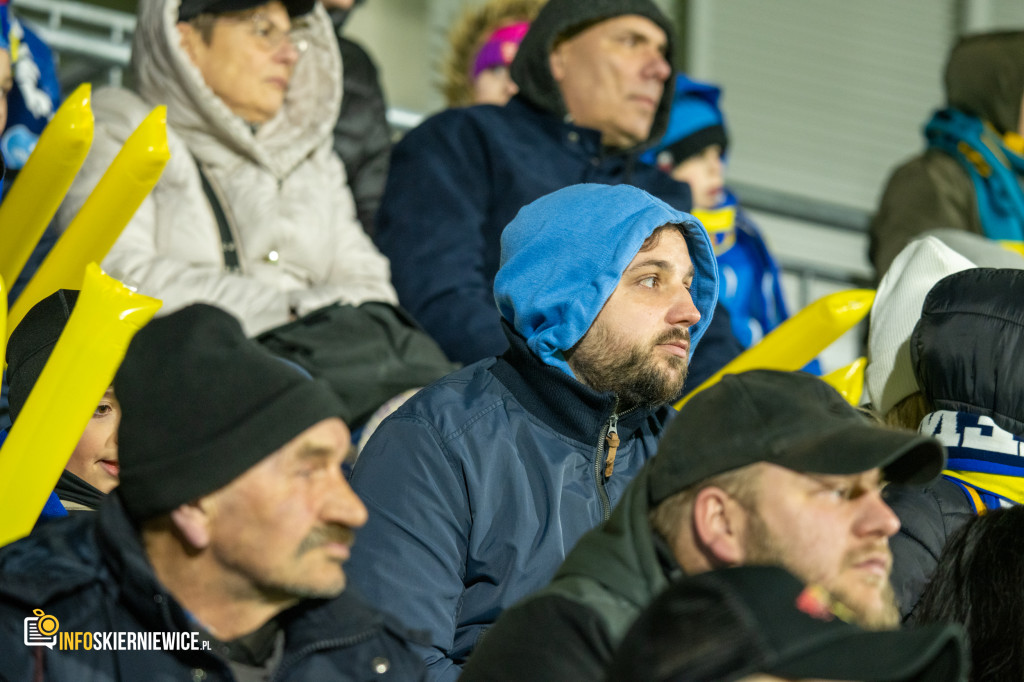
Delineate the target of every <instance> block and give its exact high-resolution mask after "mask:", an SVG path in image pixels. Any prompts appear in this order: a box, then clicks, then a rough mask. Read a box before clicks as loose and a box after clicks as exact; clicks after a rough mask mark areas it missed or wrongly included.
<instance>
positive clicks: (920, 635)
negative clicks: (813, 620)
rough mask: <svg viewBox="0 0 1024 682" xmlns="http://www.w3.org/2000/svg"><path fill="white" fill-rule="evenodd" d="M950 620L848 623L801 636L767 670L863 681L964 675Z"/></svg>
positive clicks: (934, 681)
mask: <svg viewBox="0 0 1024 682" xmlns="http://www.w3.org/2000/svg"><path fill="white" fill-rule="evenodd" d="M958 633H959V631H958V629H957V627H956V626H953V625H925V626H920V627H916V628H913V629H910V630H903V631H880V632H863V631H858V630H853V629H851V630H850V631H849V632H844V633H843V634H841V635H839V636H836V635H835V633H834V632H833V633H830V635H829V637H828V639H827V640H825V639H821V638H817V639H813V640H807V641H805V642H804V643H803V644H802V645H801V646H800V647H799V648H794V649H791V650H789V651H787V652H786V653H785V654H784V656H783V660H780V661H778V662H777V663H775V664H774V665H771V666H769V667H768V668H767V669H766V672H769V673H772V674H774V675H779V676H781V677H785V678H798V679H800V678H823V679H829V680H860V681H862V682H903V681H907V682H909V681H910V680H913V681H914V682H948V681H949V680H961V679H965V672H966V671H965V665H966V655H965V652H964V647H963V644H962V642H961V639H960V637H959V634H958Z"/></svg>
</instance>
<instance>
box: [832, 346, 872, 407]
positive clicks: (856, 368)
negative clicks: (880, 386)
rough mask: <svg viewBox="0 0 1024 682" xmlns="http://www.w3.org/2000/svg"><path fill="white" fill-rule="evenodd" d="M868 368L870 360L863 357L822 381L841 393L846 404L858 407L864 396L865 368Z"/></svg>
mask: <svg viewBox="0 0 1024 682" xmlns="http://www.w3.org/2000/svg"><path fill="white" fill-rule="evenodd" d="M867 366H868V359H867V358H865V357H863V356H861V357H859V358H857V359H856V360H854V361H853V362H851V363H850V364H848V365H846V366H845V367H840V368H839V369H837V370H834V371H832V372H829V373H828V374H826V375H825V376H823V377H822V378H821V380H822V381H824V382H825V383H826V384H828V385H829V386H831V387H832V388H834V389H836V390H837V391H839V393H840V395H842V396H843V397H844V398H846V402H848V403H850V404H851V405H853V406H854V407H856V406H857V405H860V399H861V396H863V395H864V368H865V367H867Z"/></svg>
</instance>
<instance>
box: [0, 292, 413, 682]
mask: <svg viewBox="0 0 1024 682" xmlns="http://www.w3.org/2000/svg"><path fill="white" fill-rule="evenodd" d="M114 387H115V390H116V391H117V394H118V396H119V397H120V399H121V404H122V407H123V412H122V418H121V424H120V428H119V430H118V436H119V454H120V458H121V484H120V486H119V487H118V488H116V489H115V491H114V492H113V493H111V494H110V495H108V496H107V498H106V499H105V500H104V501H103V503H102V504H101V505H100V508H99V511H98V512H97V513H95V514H89V515H84V516H82V517H79V518H76V519H69V520H67V522H64V521H53V522H51V523H49V524H46V525H45V526H43V527H41V528H40V529H39V530H38V531H37V532H36V533H34V534H32V535H31V536H29V537H28V538H25V539H24V540H21V541H18V542H15V543H13V544H11V545H9V546H7V547H5V548H3V550H0V575H2V576H3V579H2V580H0V624H8V625H10V627H3V626H2V625H0V651H3V652H4V655H3V657H2V658H0V679H11V680H27V679H37V678H38V679H42V677H44V676H45V677H46V679H49V680H80V679H85V678H89V679H115V678H118V679H131V680H144V679H156V678H160V679H171V678H175V679H193V680H198V679H203V678H205V677H207V676H210V677H211V678H212V679H243V680H248V679H268V678H270V677H273V678H274V679H281V680H286V679H295V680H300V679H301V680H306V679H341V678H345V679H366V678H369V677H371V676H375V675H382V674H384V673H387V674H388V675H390V676H392V677H393V678H394V679H402V680H405V679H419V678H420V676H421V675H422V670H423V667H422V664H421V663H420V661H419V660H418V658H417V657H415V656H413V654H412V653H411V652H410V650H409V649H408V648H407V646H406V644H405V640H404V636H403V635H402V634H401V629H400V628H399V627H398V626H397V625H396V624H394V623H393V622H391V621H390V620H389V619H388V618H386V617H385V616H383V615H382V614H381V613H380V612H378V611H376V610H375V609H373V608H371V607H370V606H368V605H367V604H365V603H363V602H362V601H361V600H360V599H359V598H357V597H356V596H354V595H352V594H351V593H350V592H348V591H345V572H344V570H343V564H344V562H345V561H346V560H347V559H348V557H349V554H350V551H351V549H352V544H353V541H354V534H355V531H356V529H358V528H359V527H361V526H362V525H363V524H364V523H365V522H366V508H365V507H364V506H363V503H362V502H361V501H360V499H359V498H358V497H357V496H356V495H355V493H354V492H352V489H351V488H350V487H349V485H348V483H347V482H346V481H345V478H344V476H343V475H342V472H341V462H342V459H343V458H344V456H345V455H346V453H347V451H348V449H349V447H350V445H351V439H350V435H349V432H348V428H347V427H346V425H345V422H344V421H343V420H342V419H341V418H340V417H339V415H341V414H343V413H344V407H343V405H342V404H341V402H340V401H339V400H338V398H337V397H336V396H335V394H334V393H333V392H332V391H331V390H330V389H329V388H327V386H326V385H325V384H323V383H321V382H318V381H314V380H312V379H310V378H309V377H308V376H307V375H304V374H303V373H302V372H301V371H300V370H299V369H297V368H296V367H294V366H293V365H291V364H288V363H286V362H285V361H283V360H281V359H279V358H276V357H274V356H272V355H270V354H269V353H268V352H267V351H265V350H263V349H262V348H261V347H260V346H259V345H257V344H256V342H255V341H252V340H250V339H248V338H246V336H245V334H244V333H243V331H242V327H241V325H240V324H239V322H238V320H236V319H235V318H233V317H232V316H231V315H229V314H228V313H226V312H224V311H222V310H220V309H218V308H214V307H212V306H208V305H203V304H197V305H193V306H189V307H186V308H183V309H182V310H179V311H177V312H175V313H172V314H171V315H168V316H166V317H163V318H158V319H155V320H153V321H152V322H150V323H149V324H148V325H147V326H146V327H145V328H143V329H142V330H141V331H140V332H139V333H138V334H137V335H136V336H135V338H134V339H133V340H132V343H131V345H130V346H129V348H128V352H127V354H126V356H125V360H124V362H123V363H122V365H121V368H120V369H119V370H118V373H117V376H116V377H115V379H114ZM44 613H45V614H46V615H48V616H50V617H52V618H54V619H56V621H57V622H59V628H60V630H61V634H63V633H65V632H73V633H74V632H77V633H79V634H80V633H83V632H84V633H86V634H89V635H90V637H91V639H90V642H89V644H88V645H85V646H84V647H82V648H85V649H92V650H90V651H69V650H68V647H67V646H64V645H61V646H59V647H53V646H50V647H48V648H46V645H45V644H43V645H40V646H39V647H35V646H29V645H26V644H25V643H24V642H23V641H22V639H23V638H22V635H23V633H22V627H21V624H22V623H23V621H24V620H25V619H26V618H31V617H32V616H33V614H35V615H36V616H39V617H40V618H41V617H42V614H44ZM13 624H16V625H17V627H14V625H13ZM26 627H27V626H26ZM25 632H26V633H28V632H29V630H28V629H26V630H25ZM102 633H112V635H111V636H110V637H111V638H110V639H104V638H103V637H102V636H101V635H102ZM126 633H127V634H126ZM153 633H159V637H158V638H156V639H154V637H153ZM37 634H38V633H37ZM43 634H49V635H53V636H54V641H53V643H54V644H56V635H55V634H54V633H53V632H50V633H43ZM25 637H26V638H27V637H28V635H27V634H26V635H25ZM25 641H29V640H28V639H26V640H25ZM44 671H45V672H44ZM384 679H387V676H385V677H384Z"/></svg>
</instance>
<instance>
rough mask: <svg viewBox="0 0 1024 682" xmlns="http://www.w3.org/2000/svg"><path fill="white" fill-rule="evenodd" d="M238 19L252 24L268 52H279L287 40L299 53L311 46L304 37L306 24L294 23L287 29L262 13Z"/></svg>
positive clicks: (257, 38)
mask: <svg viewBox="0 0 1024 682" xmlns="http://www.w3.org/2000/svg"><path fill="white" fill-rule="evenodd" d="M225 18H226V17H225ZM238 21H240V22H245V21H248V22H249V23H250V24H251V26H250V32H251V33H252V35H254V36H255V37H256V40H257V41H259V44H260V47H262V48H263V49H264V50H266V51H267V52H277V51H278V50H279V49H281V46H282V45H284V44H285V42H287V43H288V44H289V45H291V46H292V47H294V48H295V51H296V52H298V53H299V54H302V53H303V52H305V51H306V50H307V49H308V48H309V41H308V40H307V39H305V38H303V37H302V34H303V33H304V32H305V31H304V29H305V25H304V24H300V23H298V22H296V23H293V24H292V28H291V30H289V31H285V30H284V29H282V28H281V27H280V26H278V25H277V24H275V23H274V22H272V21H271V20H270V19H268V18H267V17H266V15H264V14H260V13H256V14H251V15H249V16H248V17H245V16H242V17H239V18H238Z"/></svg>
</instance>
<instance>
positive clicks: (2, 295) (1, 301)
mask: <svg viewBox="0 0 1024 682" xmlns="http://www.w3.org/2000/svg"><path fill="white" fill-rule="evenodd" d="M6 324H7V285H6V284H5V283H4V280H3V279H2V278H0V358H5V357H7V328H6V327H5V326H4V325H6Z"/></svg>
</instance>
